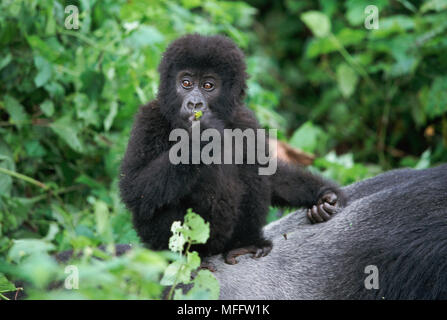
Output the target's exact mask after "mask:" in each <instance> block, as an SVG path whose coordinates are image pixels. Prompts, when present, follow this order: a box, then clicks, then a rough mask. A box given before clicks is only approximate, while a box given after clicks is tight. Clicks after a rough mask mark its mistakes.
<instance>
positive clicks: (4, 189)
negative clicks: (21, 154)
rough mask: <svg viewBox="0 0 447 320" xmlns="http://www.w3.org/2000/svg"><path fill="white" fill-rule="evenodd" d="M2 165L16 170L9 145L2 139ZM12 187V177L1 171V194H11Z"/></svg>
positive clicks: (0, 145) (0, 163)
mask: <svg viewBox="0 0 447 320" xmlns="http://www.w3.org/2000/svg"><path fill="white" fill-rule="evenodd" d="M0 167H1V168H5V169H8V170H11V171H15V163H14V160H13V155H12V152H11V150H10V148H9V146H8V145H7V144H6V143H5V142H4V141H3V140H2V139H0ZM11 188H12V177H11V176H10V175H7V174H3V173H0V194H1V195H4V196H9V195H10V194H11ZM0 203H1V202H0Z"/></svg>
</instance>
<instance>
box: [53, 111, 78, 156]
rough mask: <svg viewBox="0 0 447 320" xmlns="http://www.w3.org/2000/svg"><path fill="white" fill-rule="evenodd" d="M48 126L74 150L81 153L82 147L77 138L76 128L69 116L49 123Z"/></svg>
mask: <svg viewBox="0 0 447 320" xmlns="http://www.w3.org/2000/svg"><path fill="white" fill-rule="evenodd" d="M50 128H51V129H52V130H53V131H54V133H56V134H57V135H58V136H59V137H60V138H61V139H62V140H63V141H64V142H65V143H67V144H68V145H69V146H70V148H72V149H73V150H74V151H76V152H79V153H83V152H84V147H83V145H82V143H81V140H79V137H78V134H79V132H78V130H77V128H76V127H75V124H74V123H73V121H72V120H71V118H70V116H65V117H63V118H60V119H58V120H57V121H55V122H53V123H52V124H50Z"/></svg>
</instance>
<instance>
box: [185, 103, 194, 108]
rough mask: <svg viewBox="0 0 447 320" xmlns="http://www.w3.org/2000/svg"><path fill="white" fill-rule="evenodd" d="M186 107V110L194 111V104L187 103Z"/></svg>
mask: <svg viewBox="0 0 447 320" xmlns="http://www.w3.org/2000/svg"><path fill="white" fill-rule="evenodd" d="M186 107H187V108H188V109H194V103H192V102H191V101H190V102H188V103H187V104H186Z"/></svg>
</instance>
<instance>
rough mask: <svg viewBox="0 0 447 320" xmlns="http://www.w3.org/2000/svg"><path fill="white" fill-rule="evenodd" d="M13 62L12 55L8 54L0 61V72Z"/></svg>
mask: <svg viewBox="0 0 447 320" xmlns="http://www.w3.org/2000/svg"><path fill="white" fill-rule="evenodd" d="M11 60H12V55H11V53H9V52H8V54H7V55H6V56H5V57H3V58H2V59H0V71H1V70H2V69H3V68H4V67H6V66H7V65H8V64H9V63H10V62H11Z"/></svg>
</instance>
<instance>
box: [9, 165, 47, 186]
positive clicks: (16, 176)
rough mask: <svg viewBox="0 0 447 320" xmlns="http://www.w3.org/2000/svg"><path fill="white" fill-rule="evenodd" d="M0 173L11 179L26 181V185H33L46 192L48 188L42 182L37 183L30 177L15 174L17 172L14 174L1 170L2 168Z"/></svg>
mask: <svg viewBox="0 0 447 320" xmlns="http://www.w3.org/2000/svg"><path fill="white" fill-rule="evenodd" d="M0 173H4V174H7V175H9V176H11V177H14V178H17V179H20V180H23V181H26V182H28V183H31V184H34V185H36V186H38V187H40V188H42V189H44V190H48V189H49V188H50V187H48V186H47V185H45V184H44V183H42V182H40V181H38V180H36V179H33V178H31V177H28V176H25V175H24V174H21V173H17V172H14V171H11V170H8V169H5V168H2V167H0Z"/></svg>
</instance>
